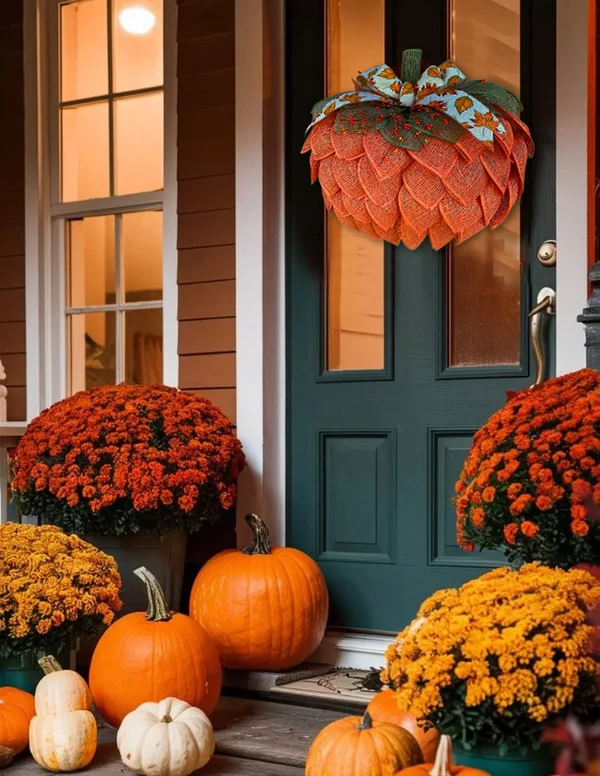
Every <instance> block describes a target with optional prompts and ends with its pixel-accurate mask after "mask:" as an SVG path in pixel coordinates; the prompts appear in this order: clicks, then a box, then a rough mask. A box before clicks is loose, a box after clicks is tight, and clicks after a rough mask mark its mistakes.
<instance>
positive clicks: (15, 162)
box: [0, 0, 26, 420]
mask: <svg viewBox="0 0 600 776" xmlns="http://www.w3.org/2000/svg"><path fill="white" fill-rule="evenodd" d="M0 104H1V105H2V121H0V148H2V149H3V153H0V359H2V363H3V364H4V368H5V370H6V375H7V380H6V382H5V385H6V386H7V387H8V419H9V420H25V417H26V406H25V405H26V400H25V374H26V370H25V194H24V186H25V138H24V134H25V107H24V82H23V0H2V2H0Z"/></svg>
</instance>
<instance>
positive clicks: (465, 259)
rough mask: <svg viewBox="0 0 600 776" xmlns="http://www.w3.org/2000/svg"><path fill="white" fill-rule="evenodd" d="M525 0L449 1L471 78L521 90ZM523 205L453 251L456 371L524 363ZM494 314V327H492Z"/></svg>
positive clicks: (452, 357)
mask: <svg viewBox="0 0 600 776" xmlns="http://www.w3.org/2000/svg"><path fill="white" fill-rule="evenodd" d="M520 9H521V0H501V2H498V0H450V10H451V13H450V18H451V20H452V29H451V58H452V60H453V61H454V62H456V64H457V65H458V67H459V68H460V69H461V70H462V71H463V72H464V73H465V74H466V76H467V78H487V79H488V80H490V81H496V82H497V83H499V84H502V85H503V86H506V87H507V88H508V89H510V90H511V91H512V92H514V93H515V94H517V95H518V94H519V92H520V87H521V68H520V60H521V34H520V33H521V14H520ZM520 230H521V222H520V211H519V205H518V204H517V205H515V207H514V209H513V211H512V212H511V214H510V216H509V217H508V218H507V219H506V221H504V223H503V224H501V226H499V227H498V228H497V229H496V230H495V231H493V232H492V231H491V230H490V229H489V228H488V229H485V230H484V231H483V232H480V233H479V234H477V235H475V236H474V237H471V239H469V240H467V241H466V242H465V243H462V244H461V245H452V246H451V248H450V250H449V259H448V261H449V267H448V289H447V294H448V362H449V366H452V367H466V366H495V365H517V364H519V363H520V360H521V234H520ZM491 315H493V321H494V323H493V325H490V320H491V317H490V316H491Z"/></svg>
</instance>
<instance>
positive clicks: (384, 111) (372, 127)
mask: <svg viewBox="0 0 600 776" xmlns="http://www.w3.org/2000/svg"><path fill="white" fill-rule="evenodd" d="M399 112H400V109H399V108H390V107H388V106H382V105H378V104H377V103H373V104H369V103H364V102H363V103H357V104H355V105H348V106H347V107H344V108H340V109H339V110H338V111H337V113H336V116H335V123H334V125H333V128H334V131H335V132H354V133H357V134H361V135H364V134H366V133H367V132H375V131H376V130H380V129H381V128H382V127H384V126H386V125H387V124H389V123H390V121H391V116H392V114H394V113H399Z"/></svg>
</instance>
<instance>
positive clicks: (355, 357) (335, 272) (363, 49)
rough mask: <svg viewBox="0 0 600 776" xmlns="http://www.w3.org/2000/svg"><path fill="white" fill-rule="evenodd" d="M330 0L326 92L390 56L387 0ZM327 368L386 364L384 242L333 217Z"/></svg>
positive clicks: (330, 218) (329, 231)
mask: <svg viewBox="0 0 600 776" xmlns="http://www.w3.org/2000/svg"><path fill="white" fill-rule="evenodd" d="M365 8H366V6H365V3H364V0H328V15H327V79H326V81H327V83H326V93H327V94H335V93H337V92H341V91H344V90H347V89H350V90H351V89H353V88H354V84H353V82H352V79H353V78H354V77H355V76H356V75H357V73H359V72H360V71H361V70H364V69H365V68H366V67H370V66H371V65H375V64H379V63H381V62H384V61H385V56H384V51H385V1H384V0H372V2H370V3H369V4H368V13H366V12H365ZM326 240H327V248H326V257H327V264H326V273H327V369H330V370H340V369H383V367H384V365H385V364H384V244H383V242H382V241H381V240H373V239H371V238H369V237H367V236H366V235H364V234H362V233H361V232H357V231H355V230H353V229H350V228H349V227H347V226H343V225H342V224H340V222H339V221H338V220H337V218H336V217H335V215H333V214H329V215H328V217H327V235H326Z"/></svg>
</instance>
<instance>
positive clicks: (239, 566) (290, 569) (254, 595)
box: [190, 515, 329, 671]
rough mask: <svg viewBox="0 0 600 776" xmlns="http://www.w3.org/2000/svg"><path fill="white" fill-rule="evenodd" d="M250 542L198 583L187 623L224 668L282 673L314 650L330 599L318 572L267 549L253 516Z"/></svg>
mask: <svg viewBox="0 0 600 776" xmlns="http://www.w3.org/2000/svg"><path fill="white" fill-rule="evenodd" d="M246 522H247V523H248V524H249V526H250V528H251V530H252V535H253V541H252V543H251V544H250V545H249V546H248V547H246V548H245V549H244V550H241V551H240V550H226V551H225V552H221V553H219V554H218V555H216V556H215V557H214V558H212V559H211V560H209V562H208V563H207V564H206V565H205V566H204V568H202V569H201V571H200V573H199V574H198V576H197V577H196V581H195V582H194V586H193V588H192V593H191V597H190V616H191V617H193V618H194V619H195V620H197V621H198V622H199V623H200V625H202V627H203V628H205V629H206V630H207V631H208V633H209V634H210V635H211V637H212V639H213V641H214V642H215V644H216V647H217V649H218V651H219V656H220V658H221V662H222V664H223V665H224V666H225V667H226V668H234V669H253V670H260V669H262V670H267V671H281V670H284V669H287V668H292V667H293V666H296V665H298V664H299V663H302V662H303V661H304V660H306V659H307V658H308V657H310V656H311V655H312V653H313V652H314V651H315V650H316V649H317V647H318V646H319V644H320V643H321V640H322V639H323V635H324V633H325V626H326V625H327V616H328V610H329V598H328V594H327V587H326V585H325V580H324V578H323V574H322V573H321V570H320V569H319V567H318V566H317V564H316V563H315V562H314V560H312V558H309V557H308V555H305V554H304V553H303V552H300V551H299V550H295V549H292V548H291V547H275V548H273V549H272V548H271V541H270V536H269V531H268V529H267V526H266V525H265V523H264V522H263V521H262V520H261V518H260V517H259V516H258V515H248V516H247V517H246Z"/></svg>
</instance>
